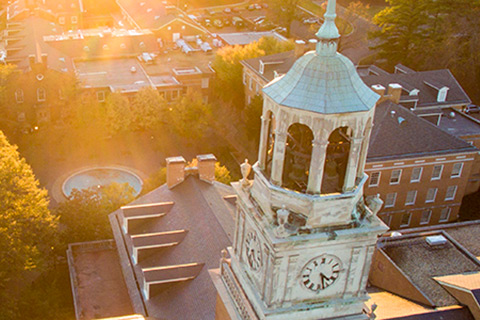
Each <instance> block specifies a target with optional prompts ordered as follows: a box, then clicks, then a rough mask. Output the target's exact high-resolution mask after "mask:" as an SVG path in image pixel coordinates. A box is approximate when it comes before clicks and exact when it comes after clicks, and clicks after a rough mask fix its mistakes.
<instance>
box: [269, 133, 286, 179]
mask: <svg viewBox="0 0 480 320" xmlns="http://www.w3.org/2000/svg"><path fill="white" fill-rule="evenodd" d="M286 144H287V133H286V132H281V131H279V132H276V133H275V149H274V151H273V160H272V175H271V180H272V183H273V184H274V185H276V186H282V174H283V164H284V161H285V147H286Z"/></svg>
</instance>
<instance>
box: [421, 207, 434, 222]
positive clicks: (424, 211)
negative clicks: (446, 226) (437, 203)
mask: <svg viewBox="0 0 480 320" xmlns="http://www.w3.org/2000/svg"><path fill="white" fill-rule="evenodd" d="M424 213H428V219H427V220H426V221H422V220H423V214H424ZM430 219H432V209H425V210H423V211H422V214H421V215H420V224H422V225H423V224H429V223H430Z"/></svg>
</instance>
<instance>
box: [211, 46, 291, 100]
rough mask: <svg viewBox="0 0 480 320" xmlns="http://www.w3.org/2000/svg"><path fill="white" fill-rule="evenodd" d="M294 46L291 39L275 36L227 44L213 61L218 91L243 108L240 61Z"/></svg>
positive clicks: (224, 98) (243, 98)
mask: <svg viewBox="0 0 480 320" xmlns="http://www.w3.org/2000/svg"><path fill="white" fill-rule="evenodd" d="M293 48H294V45H293V43H292V42H290V41H287V42H280V41H278V40H277V39H275V38H273V37H264V38H261V39H260V40H259V41H256V42H252V43H250V44H248V45H246V46H233V47H232V46H226V47H223V48H221V49H219V50H218V51H217V53H216V55H215V60H214V61H213V68H214V69H215V71H216V73H217V81H216V84H217V90H216V92H218V94H219V95H220V97H221V98H222V99H223V100H224V101H228V102H233V103H234V104H235V105H236V106H237V107H238V108H242V107H243V106H244V104H245V103H244V101H245V97H244V96H245V93H244V89H243V83H242V70H243V68H242V65H241V64H240V61H242V60H246V59H251V58H256V57H260V56H265V55H271V54H274V53H279V52H284V51H289V50H293Z"/></svg>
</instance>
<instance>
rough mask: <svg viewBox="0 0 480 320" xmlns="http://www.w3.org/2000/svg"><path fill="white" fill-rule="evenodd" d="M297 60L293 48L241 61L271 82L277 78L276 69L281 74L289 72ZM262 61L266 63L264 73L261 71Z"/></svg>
mask: <svg viewBox="0 0 480 320" xmlns="http://www.w3.org/2000/svg"><path fill="white" fill-rule="evenodd" d="M295 60H297V57H295V52H294V51H293V50H292V51H286V52H281V53H276V54H272V55H269V56H264V57H259V58H253V59H247V60H243V61H241V63H242V64H243V65H245V66H248V67H249V68H251V69H252V70H254V71H256V72H257V73H258V74H259V75H260V76H261V77H262V78H263V80H264V81H265V82H270V81H272V80H273V79H274V78H275V71H276V72H277V73H278V74H280V75H282V74H285V73H287V71H288V70H290V68H291V67H292V65H293V64H294V63H295ZM260 61H263V62H264V63H265V65H264V71H263V74H261V73H260V72H259V70H260ZM272 63H274V64H272Z"/></svg>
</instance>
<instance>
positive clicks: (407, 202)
mask: <svg viewBox="0 0 480 320" xmlns="http://www.w3.org/2000/svg"><path fill="white" fill-rule="evenodd" d="M411 194H413V199H411V200H410V201H408V200H409V199H408V197H409V195H411ZM416 199H417V190H410V191H408V192H407V196H406V197H405V205H406V206H411V205H414V204H415V200H416Z"/></svg>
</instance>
